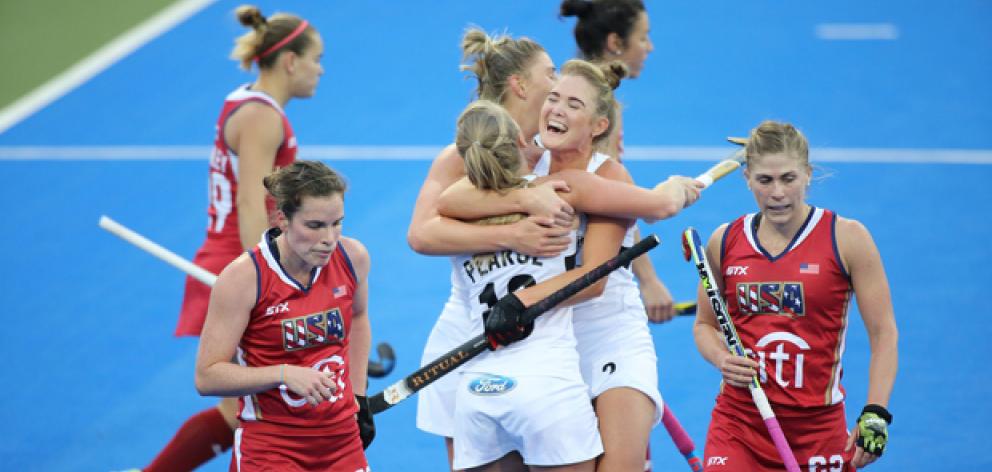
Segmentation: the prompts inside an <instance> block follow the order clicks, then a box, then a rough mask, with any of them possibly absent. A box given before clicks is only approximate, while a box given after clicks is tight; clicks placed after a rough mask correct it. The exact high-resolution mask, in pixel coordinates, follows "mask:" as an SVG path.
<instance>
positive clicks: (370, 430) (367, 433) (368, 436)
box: [355, 395, 375, 449]
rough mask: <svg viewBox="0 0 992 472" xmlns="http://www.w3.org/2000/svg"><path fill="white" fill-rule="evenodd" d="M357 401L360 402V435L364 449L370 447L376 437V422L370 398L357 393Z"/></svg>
mask: <svg viewBox="0 0 992 472" xmlns="http://www.w3.org/2000/svg"><path fill="white" fill-rule="evenodd" d="M355 403H358V435H359V436H361V438H362V449H368V448H369V444H372V440H373V439H375V422H373V421H372V412H371V411H370V410H369V399H368V397H366V396H365V395H355Z"/></svg>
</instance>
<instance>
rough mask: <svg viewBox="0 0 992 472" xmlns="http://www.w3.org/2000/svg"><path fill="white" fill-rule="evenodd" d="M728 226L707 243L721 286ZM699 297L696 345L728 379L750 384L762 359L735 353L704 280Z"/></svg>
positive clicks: (736, 384) (694, 332)
mask: <svg viewBox="0 0 992 472" xmlns="http://www.w3.org/2000/svg"><path fill="white" fill-rule="evenodd" d="M726 229H727V225H726V224H723V225H721V226H720V227H719V228H717V230H716V231H714V232H713V235H712V236H710V239H709V241H708V242H707V243H706V259H707V260H708V261H709V263H710V265H711V267H710V268H711V269H713V275H714V276H715V277H717V278H718V279H717V280H715V281H713V282H714V283H715V284H717V285H718V286H721V285H722V284H723V279H722V278H720V277H721V276H720V274H723V271H722V270H721V260H720V238H721V237H722V235H723V233H724V231H726ZM718 290H719V289H718ZM697 297H698V300H697V308H696V323H695V325H693V328H692V334H693V337H694V338H695V340H696V349H698V350H699V353H700V354H701V355H702V356H703V358H704V359H706V361H707V362H709V363H710V364H713V366H714V367H716V368H717V369H719V370H720V374H721V375H723V380H724V382H726V383H728V384H730V385H733V386H735V387H741V388H746V387H747V384H748V383H749V382H750V381H751V377H752V376H753V375H754V374H755V372H756V369H757V368H758V363H757V362H755V361H754V360H752V359H748V358H744V357H739V356H736V355H733V354H731V353H730V350H728V349H727V345H726V342H725V341H724V338H723V332H722V331H721V330H720V324H719V323H718V322H717V320H716V314H715V313H714V312H713V306H712V305H711V304H710V299H709V297H708V296H707V295H706V292H705V291H704V290H703V285H702V283H700V284H699V289H698V294H697ZM727 315H728V316H729V315H730V314H729V313H728V314H727Z"/></svg>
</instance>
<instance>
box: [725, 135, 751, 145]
mask: <svg viewBox="0 0 992 472" xmlns="http://www.w3.org/2000/svg"><path fill="white" fill-rule="evenodd" d="M727 141H729V142H731V143H734V144H736V145H738V146H747V138H739V137H736V136H727Z"/></svg>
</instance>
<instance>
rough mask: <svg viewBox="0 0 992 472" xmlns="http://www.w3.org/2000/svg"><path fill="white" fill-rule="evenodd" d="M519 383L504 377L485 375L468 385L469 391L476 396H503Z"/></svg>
mask: <svg viewBox="0 0 992 472" xmlns="http://www.w3.org/2000/svg"><path fill="white" fill-rule="evenodd" d="M516 386H517V381H516V380H513V379H512V378H510V377H505V376H502V375H483V376H481V377H479V378H477V379H474V380H472V381H471V382H469V384H468V391H470V392H472V393H474V394H476V395H502V394H504V393H506V392H509V391H510V390H513V387H516Z"/></svg>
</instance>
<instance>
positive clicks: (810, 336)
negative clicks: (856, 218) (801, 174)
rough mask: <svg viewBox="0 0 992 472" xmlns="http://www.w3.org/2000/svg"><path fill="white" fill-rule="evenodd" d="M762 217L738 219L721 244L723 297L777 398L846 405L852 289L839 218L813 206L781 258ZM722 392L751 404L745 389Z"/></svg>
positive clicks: (771, 397) (793, 402) (770, 393)
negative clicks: (764, 242)
mask: <svg viewBox="0 0 992 472" xmlns="http://www.w3.org/2000/svg"><path fill="white" fill-rule="evenodd" d="M758 218H760V214H749V215H745V216H743V217H741V218H738V219H737V220H735V221H734V222H733V223H731V224H730V225H729V226H728V227H727V230H726V232H725V233H724V235H723V239H722V242H721V248H720V253H721V264H720V265H721V267H722V272H723V274H722V277H723V296H724V299H725V300H726V301H727V309H728V310H729V311H730V317H731V319H732V320H733V322H734V325H735V326H736V327H737V333H738V334H739V335H740V338H741V342H742V343H743V345H744V346H745V347H746V348H748V349H750V351H752V352H753V353H754V354H755V359H756V360H757V361H758V363H759V365H760V368H759V373H760V380H761V382H762V386H763V387H764V389H765V392H766V393H767V394H768V398H769V400H770V401H772V402H773V403H776V404H781V405H789V406H798V407H814V406H824V405H834V404H837V403H840V402H841V401H843V399H844V389H843V388H842V387H841V384H840V381H841V375H842V369H841V356H842V355H843V354H844V340H845V336H846V334H847V323H848V316H847V314H848V307H849V306H850V301H851V293H852V290H851V281H850V276H849V275H848V273H847V271H846V270H845V269H844V267H843V265H842V264H841V262H840V254H839V252H838V249H837V239H836V235H835V226H836V223H837V216H836V215H835V214H834V213H833V212H831V211H829V210H824V209H822V208H815V207H811V211H810V214H809V216H808V217H807V219H806V221H805V222H804V223H803V226H802V227H801V228H800V229H799V231H798V232H797V234H796V236H795V237H794V238H793V240H792V241H791V242H790V243H789V245H788V246H787V247H786V249H785V251H784V252H783V253H782V254H780V255H776V256H772V255H771V254H769V253H768V252H767V251H766V250H765V249H764V248H763V247H762V246H761V242H760V241H759V240H758V237H757V229H758V224H759V220H758ZM716 277H718V278H719V277H720V275H716ZM722 395H727V396H729V397H731V398H733V399H735V400H738V401H742V402H749V401H751V400H750V395H749V393H748V391H747V389H743V388H724V389H723V392H722Z"/></svg>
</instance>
